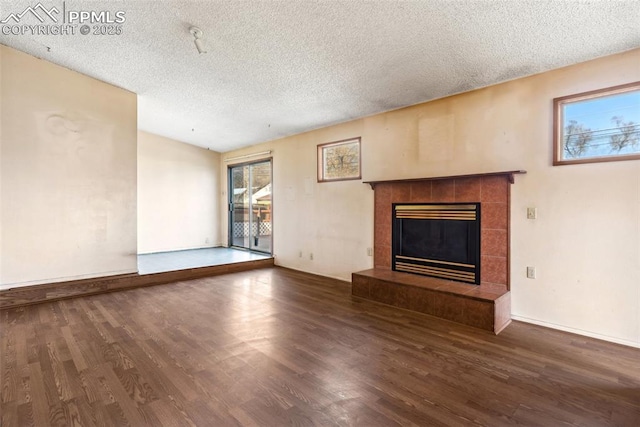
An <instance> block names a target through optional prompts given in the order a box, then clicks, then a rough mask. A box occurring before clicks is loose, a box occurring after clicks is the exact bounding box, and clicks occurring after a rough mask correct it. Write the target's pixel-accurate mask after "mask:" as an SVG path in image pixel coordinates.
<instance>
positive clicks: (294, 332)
mask: <svg viewBox="0 0 640 427" xmlns="http://www.w3.org/2000/svg"><path fill="white" fill-rule="evenodd" d="M0 316H1V324H0V326H1V340H2V347H1V348H0V352H1V356H2V359H1V361H0V363H1V372H0V374H1V375H2V379H1V387H2V392H1V405H2V406H1V408H0V409H1V413H2V415H1V417H2V418H1V419H2V426H3V427H10V426H29V425H35V426H46V425H59V426H75V425H83V426H92V425H100V426H114V425H118V426H119V425H131V426H143V425H153V426H165V425H166V426H194V425H195V426H234V425H248V426H284V425H295V426H306V425H318V426H356V425H358V426H367V427H368V426H379V425H382V426H391V425H402V426H411V425H417V426H439V425H442V426H458V425H460V426H466V425H486V426H501V425H525V426H536V425H538V426H545V427H548V426H559V425H563V426H564V425H579V426H638V425H640V349H634V348H629V347H624V346H620V345H615V344H611V343H607V342H602V341H598V340H594V339H590V338H585V337H581V336H576V335H572V334H567V333H563V332H559V331H554V330H550V329H545V328H541V327H536V326H532V325H527V324H523V323H518V322H514V323H512V324H511V325H510V326H509V327H507V328H506V329H505V330H504V331H503V332H502V333H501V334H500V335H498V336H495V335H494V334H493V333H491V332H488V331H482V330H479V329H473V328H470V327H467V326H463V325H459V324H455V323H451V322H447V321H445V320H440V319H437V318H434V317H430V316H427V315H422V314H418V313H413V312H409V311H404V310H401V309H397V308H393V307H388V306H385V305H381V304H377V303H373V302H369V301H365V300H360V299H357V298H352V297H351V295H350V287H349V286H348V285H346V284H344V283H341V282H337V281H333V280H330V279H323V278H319V277H316V276H310V275H306V274H303V273H298V272H294V271H290V270H285V269H281V268H272V269H261V270H255V271H250V272H242V273H234V274H229V275H224V276H216V277H211V278H204V279H197V280H192V281H187V282H179V283H175V284H171V285H160V286H153V287H147V288H139V289H133V290H128V291H123V292H114V293H108V294H102V295H95V296H88V297H82V298H76V299H70V300H62V301H56V302H49V303H44V304H39V305H33V306H29V307H22V308H12V309H7V310H3V311H2V312H0Z"/></svg>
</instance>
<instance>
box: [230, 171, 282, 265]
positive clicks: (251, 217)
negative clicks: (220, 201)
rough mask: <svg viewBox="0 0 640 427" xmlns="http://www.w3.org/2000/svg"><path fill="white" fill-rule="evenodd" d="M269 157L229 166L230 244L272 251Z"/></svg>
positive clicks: (261, 250)
mask: <svg viewBox="0 0 640 427" xmlns="http://www.w3.org/2000/svg"><path fill="white" fill-rule="evenodd" d="M271 188H272V186H271V160H266V161H260V162H255V163H248V164H244V165H238V166H230V167H229V245H230V246H234V247H237V248H244V249H250V250H254V251H260V252H266V253H269V254H270V253H271V250H272V246H271V224H272V222H271Z"/></svg>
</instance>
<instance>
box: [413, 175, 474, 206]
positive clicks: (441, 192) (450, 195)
mask: <svg viewBox="0 0 640 427" xmlns="http://www.w3.org/2000/svg"><path fill="white" fill-rule="evenodd" d="M455 188H456V187H455V182H454V180H452V179H443V180H439V181H433V182H432V183H431V201H432V202H433V203H447V202H455V201H456V191H455ZM417 201H421V200H417ZM467 201H468V200H467Z"/></svg>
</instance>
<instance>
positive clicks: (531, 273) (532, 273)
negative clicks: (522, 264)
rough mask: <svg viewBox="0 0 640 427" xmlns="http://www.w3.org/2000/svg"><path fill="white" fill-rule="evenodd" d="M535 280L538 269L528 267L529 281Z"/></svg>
mask: <svg viewBox="0 0 640 427" xmlns="http://www.w3.org/2000/svg"><path fill="white" fill-rule="evenodd" d="M535 278H536V268H535V267H527V279H535Z"/></svg>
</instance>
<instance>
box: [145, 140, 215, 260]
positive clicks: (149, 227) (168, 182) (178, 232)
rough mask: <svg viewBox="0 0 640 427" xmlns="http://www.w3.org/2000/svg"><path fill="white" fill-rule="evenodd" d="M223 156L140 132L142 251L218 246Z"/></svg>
mask: <svg viewBox="0 0 640 427" xmlns="http://www.w3.org/2000/svg"><path fill="white" fill-rule="evenodd" d="M219 170H220V154H219V153H217V152H214V151H209V150H206V149H203V148H199V147H195V146H193V145H188V144H185V143H182V142H179V141H175V140H172V139H169V138H164V137H161V136H158V135H154V134H150V133H147V132H142V131H139V132H138V252H139V253H149V252H160V251H167V250H178V249H192V248H202V247H212V246H219V245H220V244H221V242H220V233H219V230H220V218H219V201H220V193H219V191H220V190H219V176H220V173H219Z"/></svg>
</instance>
